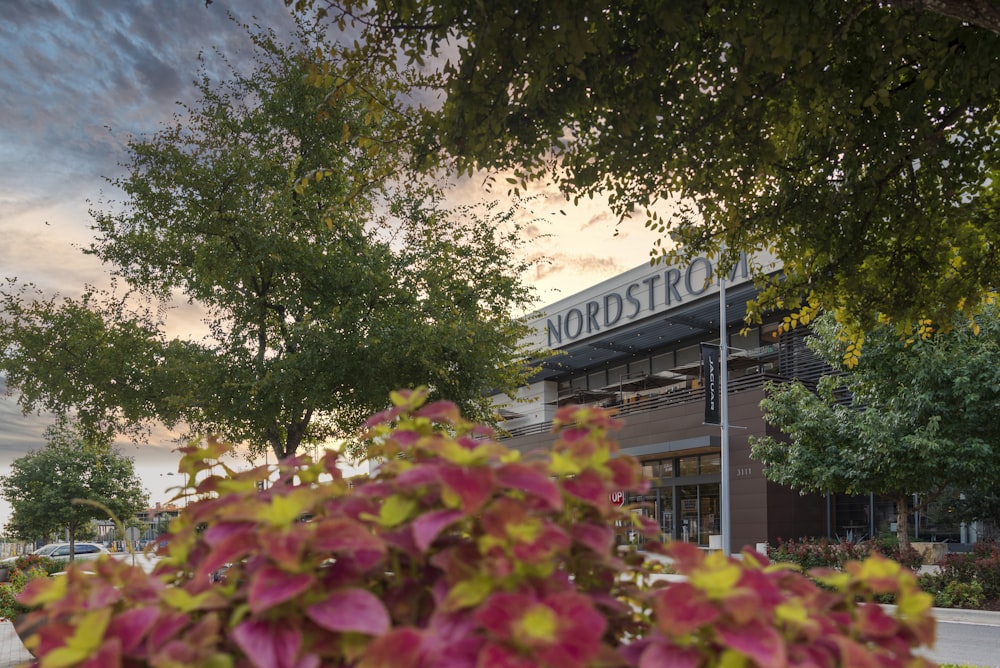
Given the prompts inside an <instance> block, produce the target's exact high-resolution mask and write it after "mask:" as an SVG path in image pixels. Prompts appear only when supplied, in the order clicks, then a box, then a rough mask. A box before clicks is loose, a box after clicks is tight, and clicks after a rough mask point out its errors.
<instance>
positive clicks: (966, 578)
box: [938, 541, 1000, 601]
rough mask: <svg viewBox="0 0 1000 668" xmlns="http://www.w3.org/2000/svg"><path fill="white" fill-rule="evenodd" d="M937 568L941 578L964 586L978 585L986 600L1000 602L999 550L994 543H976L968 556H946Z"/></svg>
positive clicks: (957, 554)
mask: <svg viewBox="0 0 1000 668" xmlns="http://www.w3.org/2000/svg"><path fill="white" fill-rule="evenodd" d="M938 566H939V567H940V569H941V570H940V573H941V577H942V578H944V579H946V580H952V581H955V582H960V583H964V584H972V583H979V585H981V586H982V589H983V596H984V597H985V598H986V599H987V600H990V601H996V600H1000V550H998V548H997V544H996V542H995V541H983V542H980V543H976V544H975V545H973V546H972V552H970V553H968V554H962V553H954V552H953V553H950V554H946V555H945V556H944V557H943V558H942V559H941V560H940V561H939V562H938Z"/></svg>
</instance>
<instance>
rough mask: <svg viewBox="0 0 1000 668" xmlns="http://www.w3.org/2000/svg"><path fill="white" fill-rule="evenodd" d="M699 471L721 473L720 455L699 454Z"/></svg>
mask: <svg viewBox="0 0 1000 668" xmlns="http://www.w3.org/2000/svg"><path fill="white" fill-rule="evenodd" d="M699 472H700V473H721V472H722V455H721V454H712V455H702V456H701V470H700V471H699Z"/></svg>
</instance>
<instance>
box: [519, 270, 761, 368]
mask: <svg viewBox="0 0 1000 668" xmlns="http://www.w3.org/2000/svg"><path fill="white" fill-rule="evenodd" d="M756 294H757V289H756V288H755V287H754V285H753V283H746V284H741V285H739V286H736V287H731V288H729V289H728V291H727V299H726V324H727V326H728V325H732V324H735V323H741V322H743V319H744V317H745V316H746V311H747V309H746V303H747V300H749V299H752V298H753V297H755V296H756ZM718 336H719V298H718V295H717V294H712V295H709V296H707V297H705V298H703V299H700V300H698V301H695V302H691V303H690V304H685V305H682V306H678V307H677V308H674V309H671V310H670V311H667V312H666V313H658V314H656V315H652V316H649V317H648V318H646V319H644V320H641V321H638V322H635V323H632V324H630V325H626V326H622V327H618V328H616V329H612V330H610V331H608V332H606V333H604V334H599V335H597V336H592V337H590V338H588V339H586V340H585V341H581V342H579V343H572V344H569V345H566V346H563V347H561V348H560V349H558V353H557V354H556V355H554V356H552V357H549V358H547V359H546V360H545V361H544V362H542V364H541V370H540V371H539V372H538V373H537V374H536V375H535V376H534V377H533V379H532V380H533V381H537V380H546V379H557V378H558V377H560V376H563V375H571V374H575V373H576V372H579V371H585V370H588V369H595V368H603V367H605V366H607V365H610V364H613V363H616V362H619V361H621V362H625V361H628V360H629V359H631V358H634V357H637V356H642V355H647V354H649V353H651V352H653V351H657V350H661V349H663V348H666V347H668V346H670V347H674V346H676V344H678V343H681V342H683V341H688V340H690V341H693V342H698V341H705V340H711V339H716V338H718Z"/></svg>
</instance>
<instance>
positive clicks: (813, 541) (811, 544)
mask: <svg viewBox="0 0 1000 668" xmlns="http://www.w3.org/2000/svg"><path fill="white" fill-rule="evenodd" d="M872 554H880V555H882V556H884V557H888V558H890V559H892V560H894V561H898V562H900V563H901V564H902V565H904V566H906V567H907V568H909V569H911V570H914V571H915V570H918V569H919V568H920V566H921V565H922V564H923V557H921V556H920V553H919V552H917V551H916V550H915V549H913V547H910V548H909V550H908V551H907V552H906V554H905V555H903V554H901V552H900V549H899V543H898V541H897V540H896V538H895V536H892V537H887V538H879V539H878V540H874V541H873V540H865V541H860V542H857V543H855V542H852V541H846V540H845V541H831V540H829V539H827V538H800V539H798V540H794V539H793V540H783V539H781V538H779V539H778V544H777V545H776V546H768V549H767V556H768V558H770V559H771V560H773V561H776V562H779V563H791V564H795V565H797V566H798V567H799V568H801V569H803V570H808V569H810V568H835V569H838V570H843V569H844V567H845V566H846V564H847V563H848V562H850V561H857V560H860V559H865V558H866V557H868V556H870V555H872Z"/></svg>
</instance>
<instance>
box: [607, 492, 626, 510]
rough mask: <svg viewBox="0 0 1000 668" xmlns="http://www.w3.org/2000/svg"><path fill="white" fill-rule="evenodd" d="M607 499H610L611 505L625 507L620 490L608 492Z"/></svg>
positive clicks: (623, 496)
mask: <svg viewBox="0 0 1000 668" xmlns="http://www.w3.org/2000/svg"><path fill="white" fill-rule="evenodd" d="M608 498H609V499H611V503H612V504H614V505H616V506H618V507H619V508H620V507H621V506H623V505H625V492H623V491H622V490H620V489H616V490H615V491H613V492H608Z"/></svg>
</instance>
